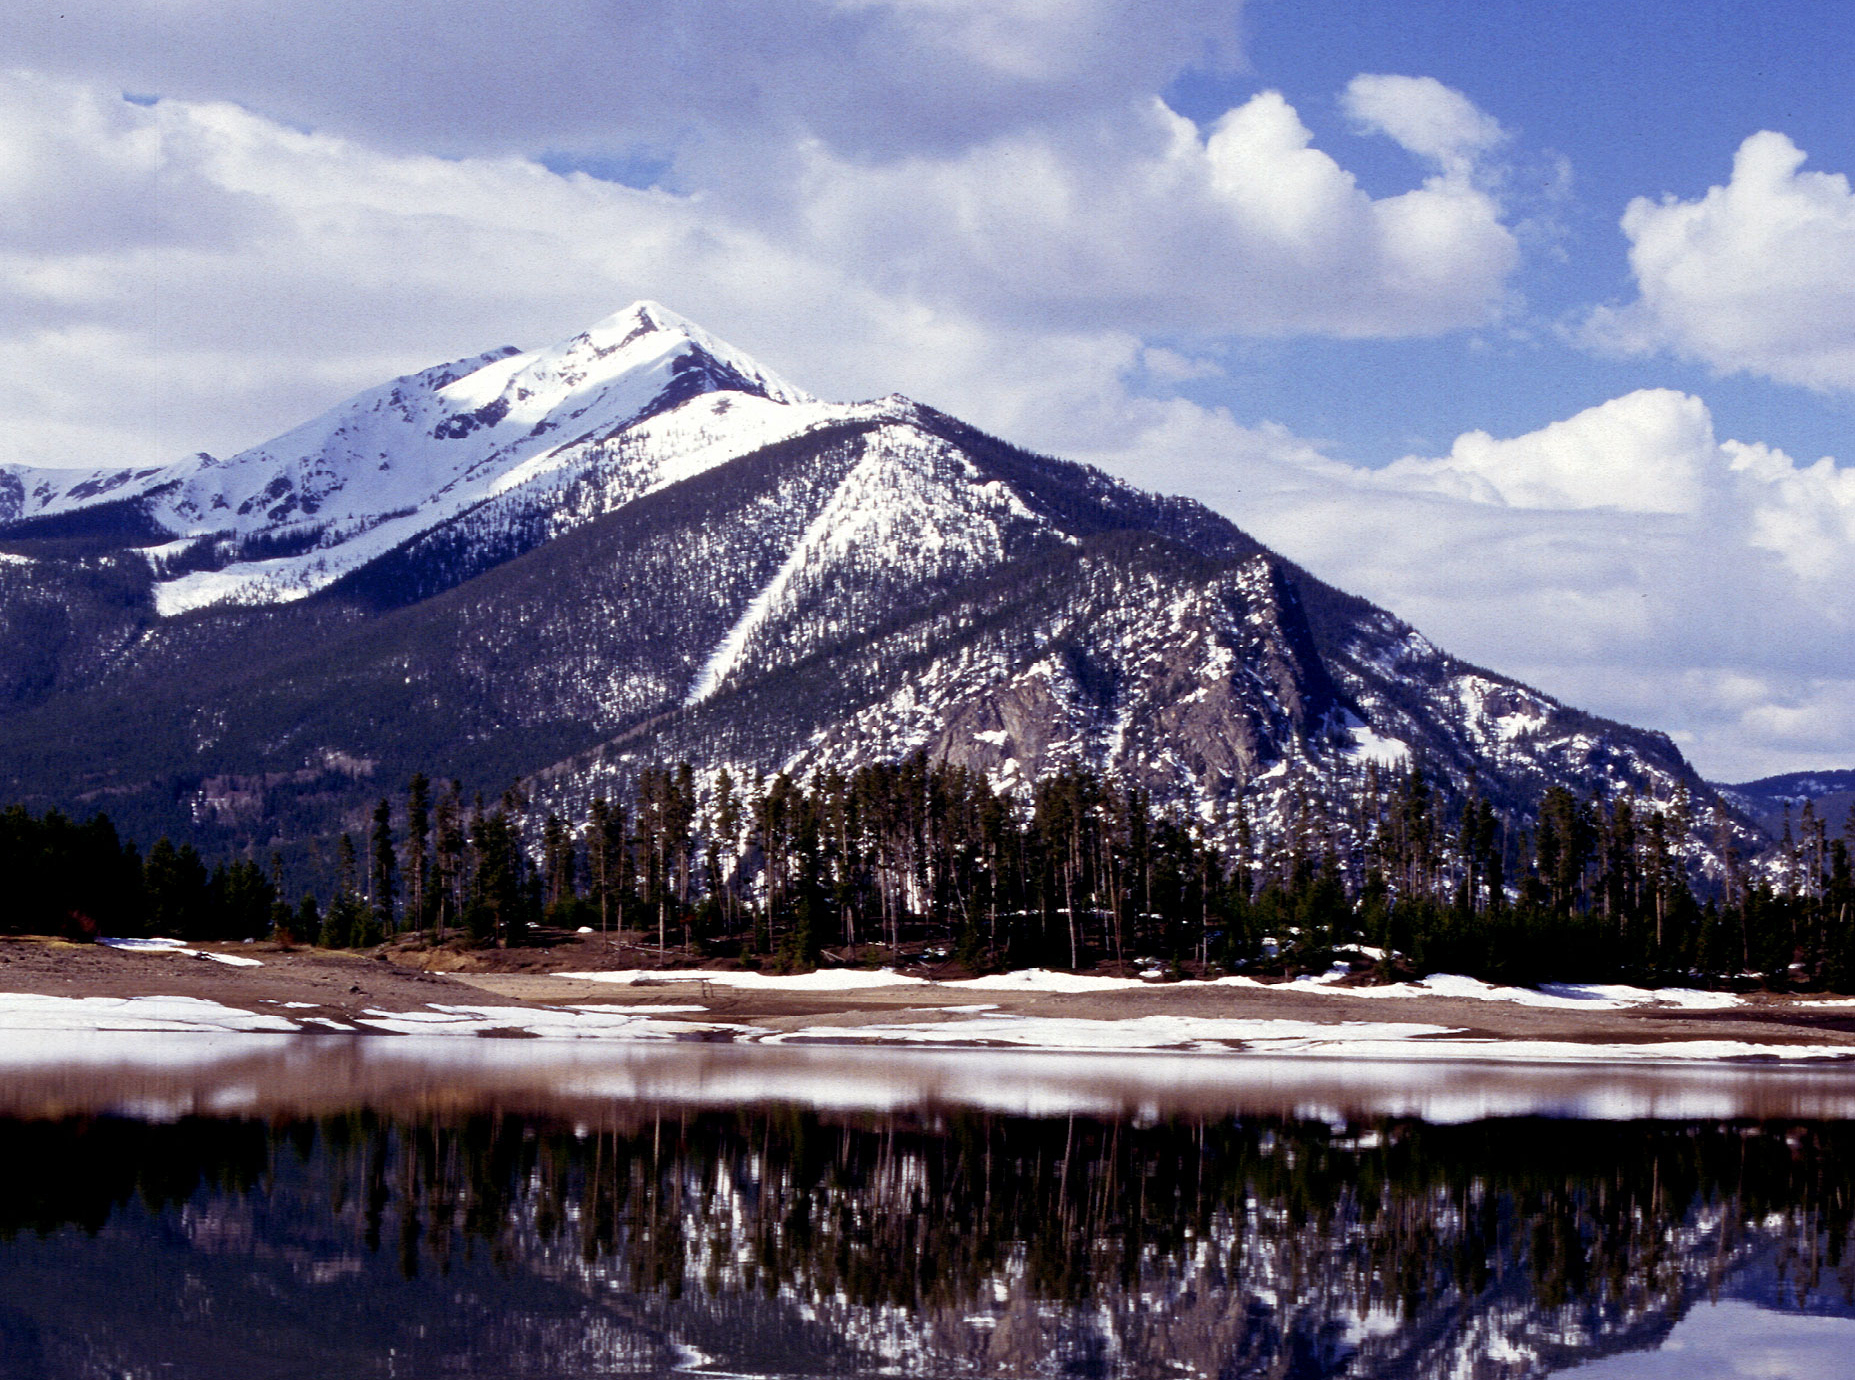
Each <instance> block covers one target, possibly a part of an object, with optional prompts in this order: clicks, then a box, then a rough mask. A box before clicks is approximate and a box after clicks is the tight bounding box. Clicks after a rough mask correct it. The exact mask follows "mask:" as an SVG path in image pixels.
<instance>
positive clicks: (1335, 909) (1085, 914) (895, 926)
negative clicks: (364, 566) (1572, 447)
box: [0, 753, 1855, 989]
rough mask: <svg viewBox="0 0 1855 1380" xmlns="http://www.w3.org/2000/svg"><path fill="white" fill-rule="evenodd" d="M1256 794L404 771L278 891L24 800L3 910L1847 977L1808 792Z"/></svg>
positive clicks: (1841, 895)
mask: <svg viewBox="0 0 1855 1380" xmlns="http://www.w3.org/2000/svg"><path fill="white" fill-rule="evenodd" d="M1253 808H1254V807H1253V806H1252V805H1251V804H1248V803H1245V802H1238V803H1237V805H1236V806H1235V813H1234V816H1232V817H1228V818H1225V819H1222V820H1219V821H1214V822H1207V821H1205V820H1201V819H1193V818H1187V817H1185V816H1183V815H1181V814H1180V813H1178V812H1176V811H1172V810H1165V809H1158V808H1155V806H1154V804H1153V802H1152V800H1151V798H1150V796H1149V795H1148V794H1147V793H1146V792H1144V791H1142V790H1140V789H1138V788H1135V787H1127V786H1123V785H1117V784H1114V783H1111V782H1109V781H1106V780H1104V779H1102V778H1101V777H1099V776H1097V775H1095V774H1093V773H1091V772H1089V771H1086V770H1078V769H1069V770H1064V771H1060V772H1057V773H1055V774H1053V775H1050V776H1047V777H1045V778H1044V779H1043V780H1041V781H1039V782H1037V783H1036V784H1035V785H1034V787H1033V788H1032V789H1031V790H1030V791H1029V792H1028V795H1027V797H1025V798H1016V797H1013V796H1011V795H1008V794H1004V793H1001V792H999V791H997V790H995V789H993V788H992V786H991V785H990V784H989V783H988V781H987V780H986V778H985V777H984V776H982V775H980V774H978V773H974V772H972V771H969V770H967V769H965V768H962V767H959V766H955V765H950V764H945V763H934V762H931V761H930V760H929V759H928V758H927V757H926V755H925V754H921V753H917V754H915V755H914V756H911V757H909V758H907V759H905V760H902V761H898V762H890V763H881V764H874V765H869V766H864V767H860V768H857V769H856V770H854V771H850V772H819V773H816V774H814V775H813V776H812V777H810V778H809V779H807V780H803V781H801V780H797V779H794V778H793V777H791V776H788V775H784V774H780V775H775V776H772V777H770V778H769V777H765V776H760V775H756V776H754V777H752V778H748V779H736V778H735V777H734V776H733V775H731V774H730V773H729V772H727V771H725V770H724V771H721V772H718V773H716V774H714V775H713V776H707V775H704V776H701V777H698V775H697V774H696V773H695V772H694V771H693V770H692V769H691V767H690V766H689V765H688V764H687V763H684V764H681V765H678V766H675V767H670V766H664V765H653V766H648V767H645V768H643V769H641V770H639V771H638V772H637V773H636V775H635V777H634V778H633V780H632V783H631V786H630V788H629V790H627V791H626V792H624V793H623V794H622V796H621V795H619V794H617V793H615V794H614V796H612V797H607V796H600V797H597V798H594V799H592V800H591V801H590V802H589V803H588V805H587V807H586V809H585V811H584V814H583V817H581V818H578V819H572V820H570V819H567V818H564V817H563V816H562V815H561V814H559V813H557V812H545V813H543V812H542V811H541V810H540V809H539V808H538V807H537V806H536V805H535V804H534V803H533V802H532V801H531V800H530V799H529V798H528V797H526V796H525V795H524V794H523V793H522V792H521V791H520V790H517V789H511V790H509V791H507V792H505V793H504V794H503V795H502V796H500V797H499V798H496V799H493V800H486V799H485V798H484V797H482V796H480V795H475V796H469V797H467V796H466V794H465V792H464V790H463V788H462V786H461V785H460V784H459V783H458V782H456V781H451V782H445V783H433V782H432V781H431V780H429V779H428V778H426V777H425V776H423V775H417V776H414V777H413V778H412V780H411V781H410V783H409V785H408V788H407V790H406V792H405V794H404V796H403V797H402V798H401V799H400V800H398V801H393V800H387V799H382V800H380V801H379V802H378V804H377V805H376V806H375V807H374V810H373V813H372V818H371V821H370V825H369V827H368V828H367V829H366V830H365V831H362V830H354V831H350V832H344V833H341V834H338V835H336V836H334V837H333V838H330V839H323V840H316V841H313V842H312V853H313V855H314V858H315V860H316V861H315V863H314V865H313V866H312V867H311V869H310V870H311V872H312V873H315V874H316V875H315V876H314V877H313V878H312V880H311V883H310V884H309V885H306V886H304V887H303V888H302V890H301V893H300V894H299V895H298V897H297V899H296V900H295V901H294V903H291V902H290V901H288V900H287V899H286V897H285V894H284V867H283V861H282V858H281V856H279V855H273V857H272V859H271V860H270V866H269V867H268V868H267V867H265V866H262V865H260V863H259V862H258V861H257V860H256V859H253V858H250V857H243V858H235V859H228V860H224V861H221V862H218V863H216V864H215V865H213V866H212V867H211V868H210V869H209V868H208V866H207V865H206V863H205V862H204V860H202V859H201V858H200V857H199V855H198V854H197V853H196V852H195V851H194V850H193V849H192V848H191V847H190V846H188V845H184V844H183V845H180V846H178V847H177V846H175V845H174V844H172V843H171V842H169V841H168V840H165V839H163V840H161V841H159V842H157V843H156V844H155V845H154V846H153V847H152V848H150V849H149V851H148V853H147V855H146V857H143V856H142V855H140V854H139V853H138V851H137V850H136V848H135V846H134V845H133V844H132V843H129V842H126V841H124V840H122V839H120V838H118V837H117V835H116V832H115V830H114V828H113V827H112V826H111V825H110V823H109V821H108V820H107V819H106V818H105V817H104V816H101V815H99V816H97V817H95V818H93V819H92V820H90V821H88V822H86V823H82V824H79V823H75V822H73V821H72V820H70V819H68V818H67V817H65V816H63V815H61V814H58V813H56V812H53V813H49V814H46V815H44V816H43V817H38V818H35V817H33V816H31V815H29V814H28V813H26V812H25V811H24V810H21V809H18V808H15V809H13V810H10V811H8V812H6V813H5V814H4V815H3V816H0V866H3V867H5V868H6V869H7V872H6V875H9V876H12V877H16V878H22V879H25V885H24V887H23V888H21V890H20V892H19V893H18V894H16V896H15V899H14V902H13V903H12V904H10V905H9V906H8V907H7V908H6V919H5V922H4V928H5V929H8V930H11V931H14V932H22V931H26V932H63V931H70V930H73V929H75V930H78V931H80V932H82V931H87V932H95V931H98V930H101V931H102V932H104V933H121V934H139V933H151V934H173V935H176V936H179V937H184V938H198V939H237V938H248V937H259V936H263V935H267V934H273V933H275V934H281V935H286V936H289V937H291V938H292V939H294V940H295V941H297V942H302V943H314V944H323V945H328V946H331V947H362V946H367V945H371V944H375V943H378V942H380V941H381V940H383V939H386V938H389V937H392V936H397V935H408V934H414V933H417V934H422V935H424V936H426V937H427V939H428V940H429V941H431V942H437V943H465V944H485V945H504V946H506V945H516V944H523V943H529V942H533V941H534V940H536V939H538V938H547V937H549V936H552V935H556V934H558V933H559V932H560V931H562V930H570V931H571V930H582V929H584V930H590V931H593V932H595V933H597V934H600V935H603V936H605V937H606V938H607V939H608V940H609V941H610V942H611V943H613V944H614V945H617V944H624V945H626V946H628V947H629V948H630V949H632V950H636V951H641V952H640V953H639V954H638V956H639V957H640V959H641V961H651V962H681V961H689V960H696V959H704V958H718V957H719V958H739V959H742V960H743V961H746V962H749V963H753V964H758V965H760V966H763V967H772V968H776V969H781V970H791V969H800V968H806V967H810V966H812V965H814V964H816V963H818V962H820V961H838V962H846V961H871V960H882V961H895V960H897V959H899V958H914V959H921V958H925V959H929V960H933V961H940V962H948V963H958V964H962V965H964V966H965V967H967V968H970V969H973V970H985V969H1000V968H1016V967H1026V966H1033V965H1043V966H1056V967H1065V968H1084V967H1090V966H1094V965H1097V964H1102V963H1108V964H1131V963H1134V962H1136V961H1138V962H1140V963H1143V964H1147V965H1152V964H1158V965H1160V966H1162V967H1164V968H1168V969H1170V970H1172V971H1174V972H1186V971H1194V972H1197V971H1204V970H1207V969H1210V968H1223V969H1242V970H1244V971H1250V972H1303V971H1310V970H1320V969H1323V968H1324V967H1325V966H1326V965H1328V964H1329V963H1331V962H1333V961H1334V960H1335V958H1336V957H1339V958H1352V959H1355V960H1357V959H1360V958H1361V956H1362V955H1363V956H1368V957H1372V958H1374V959H1376V961H1378V962H1379V963H1380V965H1381V967H1382V968H1383V969H1384V970H1385V972H1386V974H1387V975H1395V974H1400V973H1405V972H1419V973H1421V972H1433V971H1451V972H1464V973H1469V974H1472V975H1475V976H1480V977H1484V978H1488V979H1490V980H1495V981H1511V982H1538V981H1548V980H1564V981H1640V982H1649V983H1671V982H1701V981H1705V982H1740V981H1748V982H1749V981H1753V980H1756V981H1760V982H1762V983H1764V984H1766V985H1768V986H1773V987H1791V986H1815V987H1825V986H1827V987H1836V988H1838V989H1847V988H1850V987H1851V986H1855V923H1852V920H1855V910H1852V905H1855V881H1852V879H1851V868H1850V846H1851V840H1852V839H1855V816H1852V818H1851V820H1850V822H1849V823H1848V824H1847V825H1845V827H1844V828H1843V830H1842V832H1841V835H1840V836H1839V837H1835V838H1831V837H1830V835H1829V829H1828V825H1827V822H1826V821H1824V820H1822V819H1820V818H1818V817H1817V816H1816V815H1815V814H1814V812H1813V810H1812V807H1810V806H1808V805H1806V806H1805V808H1804V813H1803V815H1802V817H1801V819H1800V821H1799V823H1798V828H1797V830H1796V831H1795V832H1793V831H1792V830H1791V829H1789V828H1788V827H1787V829H1786V836H1785V838H1784V839H1783V840H1782V841H1781V842H1780V843H1779V844H1778V845H1777V846H1776V847H1774V848H1773V849H1771V850H1768V851H1767V852H1766V853H1764V854H1762V855H1761V856H1760V857H1759V858H1756V859H1751V858H1747V857H1744V856H1742V850H1741V849H1740V848H1739V847H1738V845H1737V843H1736V839H1737V837H1738V835H1737V834H1736V833H1735V831H1734V828H1733V825H1732V822H1731V821H1730V820H1729V819H1727V818H1726V817H1725V816H1724V815H1723V814H1720V813H1717V812H1716V813H1714V814H1712V815H1711V816H1709V817H1708V818H1707V819H1704V820H1701V819H1697V818H1696V817H1695V816H1696V812H1695V811H1694V810H1693V808H1692V807H1691V805H1690V803H1689V802H1688V801H1687V799H1686V798H1685V797H1681V796H1677V798H1675V799H1673V800H1671V801H1663V802H1653V801H1644V800H1639V799H1635V798H1632V797H1630V796H1627V795H1619V796H1616V797H1614V798H1611V799H1608V800H1604V799H1595V798H1594V799H1588V800H1580V799H1578V798H1576V797H1574V796H1573V795H1572V794H1571V793H1570V792H1568V791H1566V790H1564V789H1563V788H1560V787H1553V788H1551V789H1549V790H1547V791H1546V792H1545V794H1544V796H1543V797H1542V798H1541V799H1540V800H1539V802H1538V804H1537V806H1536V808H1535V810H1534V811H1533V812H1532V816H1531V825H1530V827H1527V828H1522V827H1519V826H1518V825H1517V824H1516V823H1515V822H1514V820H1513V818H1512V817H1511V815H1510V814H1508V813H1506V812H1503V811H1499V810H1497V809H1496V808H1495V806H1494V805H1493V804H1492V803H1491V802H1490V801H1488V800H1486V799H1484V798H1481V797H1480V796H1479V795H1478V794H1477V793H1476V792H1475V790H1474V789H1473V787H1472V786H1471V787H1470V789H1469V790H1468V792H1467V793H1466V795H1463V794H1460V793H1454V792H1450V791H1447V790H1443V789H1440V788H1439V787H1438V786H1437V784H1436V783H1435V782H1433V781H1432V779H1431V778H1430V776H1429V775H1428V774H1427V773H1426V772H1425V771H1424V770H1423V768H1422V766H1421V765H1413V766H1411V767H1409V769H1408V770H1400V771H1388V772H1383V773H1381V772H1380V771H1378V770H1377V769H1376V768H1367V769H1366V770H1365V771H1363V772H1362V773H1360V774H1359V775H1358V776H1357V777H1356V778H1354V779H1352V780H1350V781H1349V782H1348V783H1347V789H1345V790H1343V791H1339V792H1326V793H1320V792H1313V791H1306V792H1296V791H1293V790H1290V791H1288V792H1287V793H1286V794H1285V795H1284V796H1283V797H1281V798H1279V799H1278V800H1277V801H1276V802H1275V805H1274V807H1273V808H1272V809H1270V810H1269V811H1267V812H1266V815H1265V814H1263V813H1256V814H1252V810H1253ZM298 870H299V871H300V870H301V869H300V868H299V869H298ZM1380 951H1382V952H1383V953H1384V955H1385V956H1384V957H1383V958H1382V959H1378V958H1377V955H1378V953H1379V952H1380Z"/></svg>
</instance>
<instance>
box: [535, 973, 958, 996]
mask: <svg viewBox="0 0 1855 1380" xmlns="http://www.w3.org/2000/svg"><path fill="white" fill-rule="evenodd" d="M555 976H556V977H564V978H578V979H580V980H581V981H582V982H611V983H617V984H618V985H619V986H621V987H652V986H658V985H662V984H665V983H690V982H708V983H713V984H714V985H715V986H717V987H747V988H755V989H760V990H770V991H778V992H847V991H852V990H854V989H856V988H858V987H926V986H928V985H930V984H929V983H928V980H927V979H926V978H923V977H912V976H910V975H908V974H906V973H898V972H896V971H895V970H894V969H892V968H820V969H819V970H818V971H817V972H815V973H789V974H776V973H752V972H745V971H741V972H712V971H710V970H708V969H705V968H666V969H652V968H625V969H620V970H618V971H616V972H609V973H556V974H555ZM947 985H948V986H954V985H956V984H953V983H949V984H947Z"/></svg>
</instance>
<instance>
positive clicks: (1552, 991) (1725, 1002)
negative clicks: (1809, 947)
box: [1217, 973, 1741, 1011]
mask: <svg viewBox="0 0 1855 1380" xmlns="http://www.w3.org/2000/svg"><path fill="white" fill-rule="evenodd" d="M1217 981H1218V982H1219V983H1224V984H1229V985H1232V986H1261V985H1263V984H1260V983H1257V982H1256V980H1255V979H1254V978H1242V977H1237V978H1219V979H1217ZM1331 981H1332V974H1331V973H1328V974H1326V975H1324V976H1323V977H1321V978H1312V979H1310V978H1297V979H1296V980H1295V981H1294V982H1292V983H1277V984H1274V985H1275V986H1279V987H1282V988H1285V989H1287V990H1290V991H1295V990H1305V989H1307V988H1310V987H1315V988H1318V987H1321V986H1325V985H1326V984H1327V983H1330V982H1331ZM1331 990H1333V991H1334V992H1336V993H1338V994H1340V995H1343V996H1348V997H1364V998H1368V999H1369V998H1380V997H1393V998H1395V997H1460V998H1463V999H1466V1000H1469V1001H1505V1002H1512V1003H1514V1004H1515V1005H1516V1006H1541V1007H1554V1008H1558V1009H1561V1010H1567V1011H1623V1010H1626V1009H1628V1008H1630V1007H1637V1006H1673V1007H1678V1008H1681V1009H1682V1010H1687V1011H1708V1010H1721V1009H1724V1008H1726V1007H1729V1006H1738V1005H1740V1004H1741V998H1739V997H1736V996H1734V995H1733V994H1732V993H1731V992H1698V991H1694V990H1691V989H1689V988H1682V987H1663V988H1656V989H1653V990H1652V989H1650V988H1646V987H1625V986H1621V985H1604V984H1578V983H1546V984H1543V985H1542V986H1541V987H1539V988H1538V989H1537V990H1536V989H1534V988H1531V987H1501V986H1496V985H1495V984H1493V983H1489V982H1483V981H1482V980H1481V979H1480V978H1472V977H1463V976H1462V975H1461V974H1459V973H1432V974H1431V975H1430V976H1429V977H1426V978H1421V979H1419V980H1418V981H1416V982H1394V983H1388V984H1386V985H1385V986H1382V987H1339V988H1332V989H1331Z"/></svg>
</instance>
